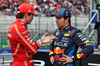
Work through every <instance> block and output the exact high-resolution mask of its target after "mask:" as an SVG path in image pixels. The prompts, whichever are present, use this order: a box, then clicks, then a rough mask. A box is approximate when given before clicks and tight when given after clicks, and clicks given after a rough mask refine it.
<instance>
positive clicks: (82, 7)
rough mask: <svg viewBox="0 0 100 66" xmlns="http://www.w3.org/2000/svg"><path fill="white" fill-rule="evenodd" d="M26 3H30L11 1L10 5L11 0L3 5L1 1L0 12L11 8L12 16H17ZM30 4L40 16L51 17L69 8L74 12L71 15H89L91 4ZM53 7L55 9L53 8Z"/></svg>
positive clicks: (46, 0) (75, 0) (52, 0)
mask: <svg viewBox="0 0 100 66" xmlns="http://www.w3.org/2000/svg"><path fill="white" fill-rule="evenodd" d="M25 2H27V3H28V1H27V0H12V1H10V3H9V0H7V4H6V5H3V4H4V3H3V1H0V10H1V11H2V12H3V10H5V9H6V8H9V7H10V9H11V10H13V11H12V15H15V11H16V9H17V7H18V6H19V5H20V4H21V3H25ZM69 2H70V5H69ZM29 3H30V2H29ZM30 4H31V5H32V6H33V7H34V9H35V10H36V11H38V12H41V15H40V16H50V14H52V13H55V12H56V11H57V10H58V9H60V8H67V9H69V10H72V11H71V13H75V14H78V15H80V14H81V12H82V14H88V13H89V3H88V1H87V0H82V1H81V0H67V1H66V0H35V1H33V4H32V2H31V3H30ZM71 4H72V5H71ZM9 5H10V6H9ZM51 5H52V6H53V7H51ZM73 10H75V11H73ZM36 16H37V15H36Z"/></svg>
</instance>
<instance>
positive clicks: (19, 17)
mask: <svg viewBox="0 0 100 66" xmlns="http://www.w3.org/2000/svg"><path fill="white" fill-rule="evenodd" d="M25 14H26V13H17V14H16V18H18V19H22V18H23V17H24V15H25ZM31 14H32V13H28V15H29V16H30V15H31Z"/></svg>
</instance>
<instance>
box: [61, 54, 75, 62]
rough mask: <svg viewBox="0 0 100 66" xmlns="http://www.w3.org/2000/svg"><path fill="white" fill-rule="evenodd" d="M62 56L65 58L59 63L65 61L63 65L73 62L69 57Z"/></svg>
mask: <svg viewBox="0 0 100 66" xmlns="http://www.w3.org/2000/svg"><path fill="white" fill-rule="evenodd" d="M63 56H65V57H63V58H60V61H65V63H63V64H66V63H71V62H73V60H72V58H71V57H68V56H67V55H63Z"/></svg>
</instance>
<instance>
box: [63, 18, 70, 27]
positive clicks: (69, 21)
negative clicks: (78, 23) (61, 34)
mask: <svg viewBox="0 0 100 66" xmlns="http://www.w3.org/2000/svg"><path fill="white" fill-rule="evenodd" d="M67 18H69V17H66V16H64V20H65V19H67ZM68 22H69V25H70V24H71V19H70V18H69V21H68Z"/></svg>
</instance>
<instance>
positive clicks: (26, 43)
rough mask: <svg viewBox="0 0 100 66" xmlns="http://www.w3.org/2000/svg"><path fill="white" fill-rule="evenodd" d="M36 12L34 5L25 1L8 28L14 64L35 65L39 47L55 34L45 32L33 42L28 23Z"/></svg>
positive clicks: (16, 65) (21, 65) (15, 65)
mask: <svg viewBox="0 0 100 66" xmlns="http://www.w3.org/2000/svg"><path fill="white" fill-rule="evenodd" d="M34 14H39V13H36V12H35V11H34V9H33V7H32V5H30V4H27V3H23V4H21V5H20V6H19V7H18V9H17V14H16V20H15V21H14V23H13V24H12V25H11V26H10V28H9V30H8V40H9V42H10V45H11V53H12V56H13V63H12V66H34V63H33V62H32V61H33V57H32V55H35V54H36V53H37V49H39V48H40V46H41V45H42V44H44V43H47V42H50V41H51V40H52V39H54V38H55V36H48V37H46V35H47V34H44V35H43V36H42V37H41V39H39V40H37V41H36V42H33V40H32V38H31V37H30V34H29V32H28V30H27V29H26V25H27V24H30V23H31V21H32V20H33V15H34Z"/></svg>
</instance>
